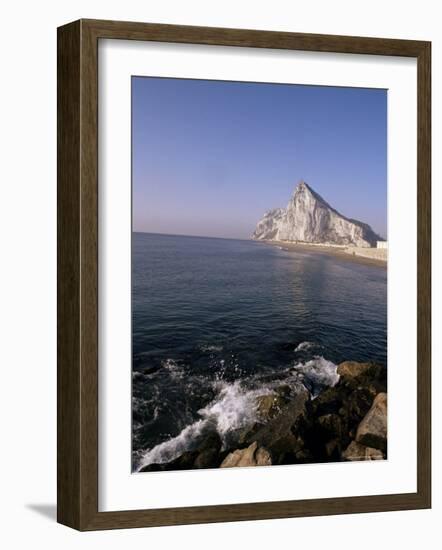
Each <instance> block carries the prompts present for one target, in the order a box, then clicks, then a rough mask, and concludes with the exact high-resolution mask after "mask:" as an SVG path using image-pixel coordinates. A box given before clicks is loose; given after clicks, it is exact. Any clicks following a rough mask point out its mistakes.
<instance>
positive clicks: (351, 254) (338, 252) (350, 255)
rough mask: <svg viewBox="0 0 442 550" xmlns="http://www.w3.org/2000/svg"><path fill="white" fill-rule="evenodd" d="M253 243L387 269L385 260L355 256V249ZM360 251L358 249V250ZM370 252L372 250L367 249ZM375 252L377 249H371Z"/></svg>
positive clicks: (317, 245) (284, 242) (303, 244)
mask: <svg viewBox="0 0 442 550" xmlns="http://www.w3.org/2000/svg"><path fill="white" fill-rule="evenodd" d="M255 242H258V243H259V242H260V243H263V244H267V245H273V246H278V247H281V248H282V249H284V250H288V251H293V252H319V253H321V254H328V255H329V256H335V257H337V258H340V259H341V260H347V261H349V262H356V263H359V264H363V265H372V266H377V267H383V268H384V269H386V268H387V263H388V262H387V260H382V259H379V258H367V257H366V256H361V255H358V254H357V251H356V249H355V250H352V248H350V247H341V246H337V245H336V246H333V245H325V244H324V245H323V244H308V243H294V242H288V241H273V240H272V241H270V240H255ZM358 250H360V249H358ZM367 250H372V249H367ZM373 250H377V249H373Z"/></svg>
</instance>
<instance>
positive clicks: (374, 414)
mask: <svg viewBox="0 0 442 550" xmlns="http://www.w3.org/2000/svg"><path fill="white" fill-rule="evenodd" d="M356 441H357V442H358V443H361V444H362V445H366V446H368V447H374V448H375V449H380V450H381V451H383V452H385V451H386V450H387V394H386V393H379V394H378V395H377V396H376V397H375V398H374V401H373V404H372V406H371V408H370V410H369V411H368V413H367V414H366V415H365V417H364V418H363V420H362V422H361V423H360V424H359V427H358V430H357V432H356Z"/></svg>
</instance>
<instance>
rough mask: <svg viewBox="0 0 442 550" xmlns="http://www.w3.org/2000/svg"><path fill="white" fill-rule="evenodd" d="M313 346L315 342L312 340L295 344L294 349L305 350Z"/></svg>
mask: <svg viewBox="0 0 442 550" xmlns="http://www.w3.org/2000/svg"><path fill="white" fill-rule="evenodd" d="M315 346H316V344H315V343H314V342H301V343H300V344H298V345H297V346H296V348H295V351H307V350H309V349H312V348H314V347H315Z"/></svg>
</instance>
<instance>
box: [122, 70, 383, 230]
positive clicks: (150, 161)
mask: <svg viewBox="0 0 442 550" xmlns="http://www.w3.org/2000/svg"><path fill="white" fill-rule="evenodd" d="M301 179H303V180H304V181H306V182H307V183H308V184H309V185H310V187H312V188H313V189H314V190H315V191H316V192H317V193H319V194H320V195H321V196H322V197H323V198H324V199H325V200H326V201H327V202H328V203H330V204H331V206H333V207H334V208H335V209H336V210H338V211H339V212H340V213H341V214H343V215H345V216H347V217H350V218H355V219H358V220H360V221H363V222H365V223H368V224H369V225H371V227H372V228H373V229H374V230H375V231H376V232H378V233H379V234H380V235H381V236H383V237H386V234H387V91H386V90H377V89H361V88H337V87H326V86H301V85H293V84H267V83H264V84H263V83H245V82H223V81H209V80H187V79H172V78H150V77H132V185H133V230H134V231H141V232H152V233H169V234H176V235H201V236H208V237H223V238H238V239H248V238H250V236H251V234H252V232H253V230H254V229H255V226H256V223H257V222H258V221H259V219H260V218H261V217H262V215H263V214H264V212H265V211H266V210H269V209H271V208H276V207H285V206H286V205H287V203H288V201H289V198H290V196H291V195H292V193H293V190H294V188H295V186H296V184H297V182H298V181H299V180H301Z"/></svg>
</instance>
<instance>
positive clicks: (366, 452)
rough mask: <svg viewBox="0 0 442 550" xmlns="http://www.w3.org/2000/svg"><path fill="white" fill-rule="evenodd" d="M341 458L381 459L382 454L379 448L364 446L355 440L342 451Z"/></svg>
mask: <svg viewBox="0 0 442 550" xmlns="http://www.w3.org/2000/svg"><path fill="white" fill-rule="evenodd" d="M342 458H343V459H344V460H382V459H383V458H384V454H383V453H382V451H380V450H379V449H373V448H372V447H366V446H365V445H361V444H360V443H357V442H356V441H352V442H351V443H350V445H349V446H348V447H347V449H346V450H345V451H344V452H343V453H342Z"/></svg>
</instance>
